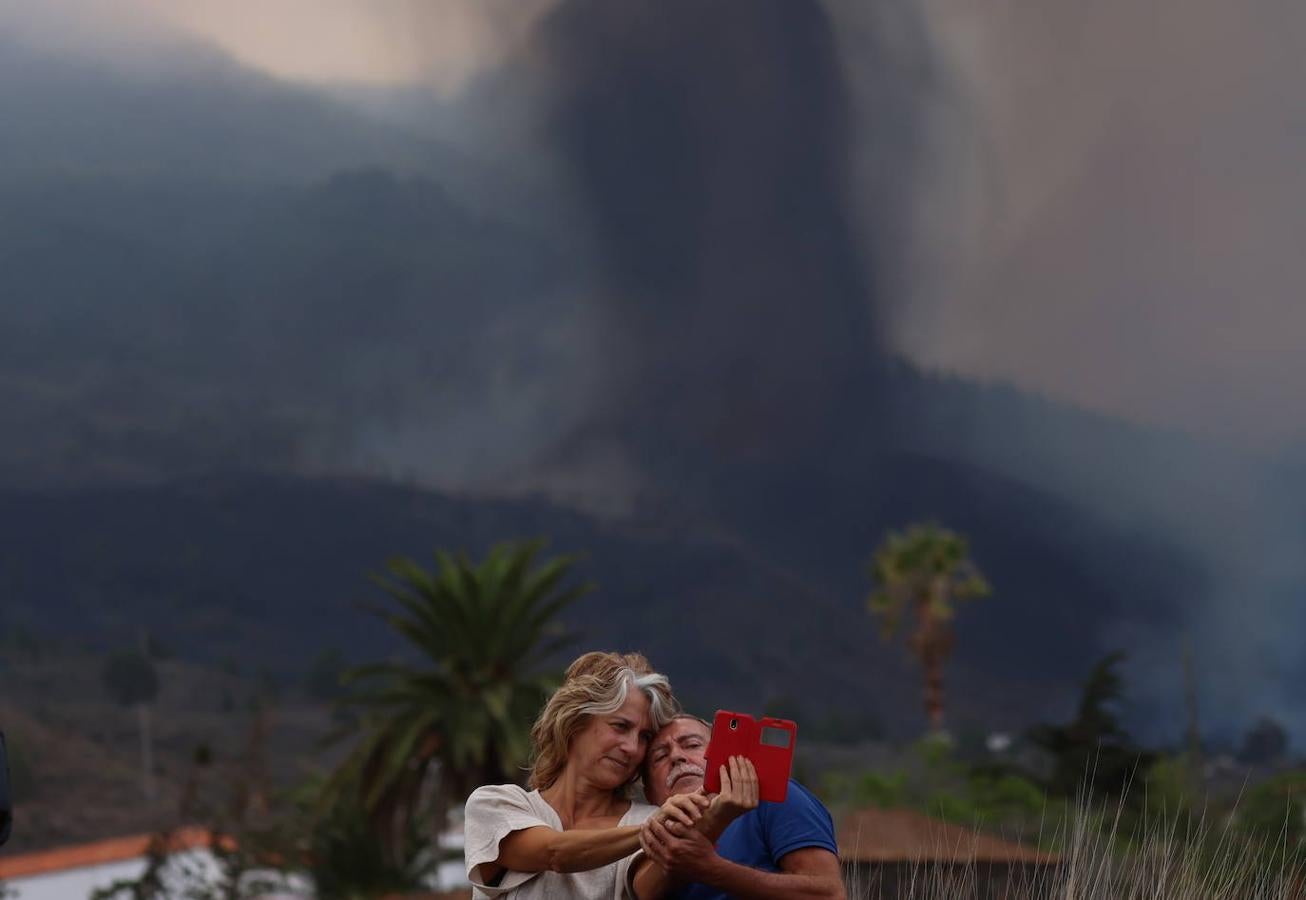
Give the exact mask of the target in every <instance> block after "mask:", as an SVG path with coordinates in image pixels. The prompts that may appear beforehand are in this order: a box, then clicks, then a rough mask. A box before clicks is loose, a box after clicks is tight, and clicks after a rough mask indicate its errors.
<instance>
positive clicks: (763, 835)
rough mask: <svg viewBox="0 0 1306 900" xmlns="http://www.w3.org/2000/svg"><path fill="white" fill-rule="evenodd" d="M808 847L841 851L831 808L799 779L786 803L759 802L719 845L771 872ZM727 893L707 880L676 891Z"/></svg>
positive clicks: (703, 895) (714, 896)
mask: <svg viewBox="0 0 1306 900" xmlns="http://www.w3.org/2000/svg"><path fill="white" fill-rule="evenodd" d="M804 847H821V848H822V849H825V850H829V851H830V852H831V853H833V854H835V855H836V856H837V855H838V854H839V847H838V845H837V844H836V843H835V840H834V821H833V820H832V819H831V818H830V813H829V811H828V810H826V808H825V807H824V806H823V805H822V804H821V801H820V800H817V799H816V798H815V797H813V796H812V795H811V794H810V793H808V791H807V789H806V788H805V787H803V786H802V785H801V784H799V783H798V782H796V781H790V782H789V791H788V792H787V793H786V794H785V802H784V803H767V802H765V801H763V802H762V803H759V804H758V806H757V809H755V810H753V811H751V812H747V813H744V815H742V816H740V817H739V818H738V819H735V820H734V821H733V822H731V823H730V825H729V826H727V827H726V830H725V832H724V833H723V834H722V835H721V839H720V840H719V841H717V845H716V849H717V853H719V854H721V857H722V858H723V859H728V860H730V861H731V862H736V863H739V864H740V865H741V866H748V867H749V868H750V869H762V870H764V871H767V872H779V871H780V858H781V857H782V856H784V855H785V854H786V853H792V852H793V851H795V850H801V849H803V848H804ZM726 896H727V895H726V894H724V893H722V892H721V891H719V890H717V889H716V888H714V887H709V886H707V885H705V884H689V885H686V886H685V887H683V888H681V889H680V890H679V891H678V892H676V894H675V897H677V898H679V900H723V898H725V897H726Z"/></svg>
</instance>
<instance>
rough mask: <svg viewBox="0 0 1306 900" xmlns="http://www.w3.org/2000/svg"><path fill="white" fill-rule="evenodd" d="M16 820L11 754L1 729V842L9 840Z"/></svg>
mask: <svg viewBox="0 0 1306 900" xmlns="http://www.w3.org/2000/svg"><path fill="white" fill-rule="evenodd" d="M13 820H14V805H13V800H12V798H10V796H9V756H8V754H7V753H6V751H5V733H4V732H3V731H0V844H3V843H4V842H5V841H7V840H9V828H10V825H11V823H12V822H13Z"/></svg>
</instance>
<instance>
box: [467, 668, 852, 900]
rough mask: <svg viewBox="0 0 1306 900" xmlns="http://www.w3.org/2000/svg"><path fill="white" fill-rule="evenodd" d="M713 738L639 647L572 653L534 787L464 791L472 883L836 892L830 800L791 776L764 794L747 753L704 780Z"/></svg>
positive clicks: (529, 899) (714, 893) (520, 898)
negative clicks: (708, 782) (713, 784)
mask: <svg viewBox="0 0 1306 900" xmlns="http://www.w3.org/2000/svg"><path fill="white" fill-rule="evenodd" d="M710 738H711V729H710V726H709V725H708V724H707V723H706V722H704V721H703V720H701V719H699V718H697V717H695V716H691V715H688V714H686V713H684V712H682V711H681V709H680V705H679V704H678V703H677V702H676V699H675V697H674V696H673V695H672V693H671V686H670V682H669V681H668V680H667V678H666V677H665V676H663V675H660V674H658V673H656V672H654V671H653V669H652V668H651V667H650V666H649V664H648V661H647V660H646V659H644V657H642V656H640V655H639V654H635V653H627V654H618V653H598V652H595V653H586V654H585V655H583V656H581V657H580V658H579V659H577V660H576V661H575V662H573V663H572V664H571V666H570V667H569V668H568V669H567V674H566V677H565V679H564V681H563V683H562V685H561V686H560V687H559V688H558V689H557V691H555V692H554V694H553V696H552V697H551V698H550V699H549V701H548V702H547V703H546V704H545V706H544V709H543V711H542V712H541V713H540V716H539V718H538V719H537V720H536V722H535V725H534V727H533V728H532V730H531V749H532V764H531V769H530V778H529V787H528V788H521V787H518V786H516V785H487V786H485V787H481V788H478V789H477V790H476V791H474V792H473V793H472V795H471V797H470V798H468V800H467V809H466V818H465V826H464V827H465V843H464V853H465V862H466V868H467V877H468V879H469V880H470V881H471V882H472V886H473V894H474V896H476V897H478V898H480V897H502V898H505V900H537V898H571V897H576V898H584V900H655V898H666V900H679V898H686V900H706V898H719V897H755V898H776V900H779V898H807V897H810V898H840V900H842V898H843V897H844V889H843V882H842V879H841V877H840V872H839V860H838V848H837V846H836V844H835V837H834V826H833V823H832V822H831V819H830V814H829V812H827V811H826V809H825V807H824V806H822V805H821V803H820V801H818V800H817V799H816V798H815V797H813V796H812V795H811V794H810V793H808V792H807V791H806V790H805V789H804V788H803V787H802V786H801V785H799V784H797V783H794V782H791V783H790V785H789V790H788V795H787V797H786V799H785V801H784V802H783V803H766V802H759V800H758V784H757V773H756V771H755V770H754V768H753V765H752V763H751V762H749V761H748V760H747V759H744V758H742V757H732V758H731V760H730V761H729V764H728V765H726V766H723V767H722V770H721V773H720V774H721V791H720V793H718V794H707V793H705V792H704V790H703V774H704V766H705V764H706V762H705V756H706V752H707V745H708V741H709V740H710ZM641 787H642V791H641ZM644 801H647V802H644Z"/></svg>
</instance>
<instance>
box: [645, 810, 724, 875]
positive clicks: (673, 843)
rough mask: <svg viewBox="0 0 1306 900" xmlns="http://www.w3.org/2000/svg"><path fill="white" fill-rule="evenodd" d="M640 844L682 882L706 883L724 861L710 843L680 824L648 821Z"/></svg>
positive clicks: (651, 856)
mask: <svg viewBox="0 0 1306 900" xmlns="http://www.w3.org/2000/svg"><path fill="white" fill-rule="evenodd" d="M639 843H640V846H641V847H643V848H644V852H645V853H647V854H648V856H649V859H651V860H653V862H655V863H657V864H658V865H659V866H660V867H661V868H662V870H663V871H664V872H666V873H667V874H668V875H671V876H673V877H675V878H677V879H680V880H683V881H707V880H708V877H709V875H710V873H711V872H712V870H713V866H714V864H716V863H717V862H719V861H720V859H721V857H719V856H717V852H716V848H715V847H714V846H712V842H711V841H710V840H708V839H707V838H706V837H704V836H703V835H702V834H701V833H699V831H698V830H697V829H695V828H690V827H686V826H684V825H682V824H681V823H679V822H668V823H667V824H666V825H663V824H662V823H661V822H659V821H657V820H656V819H649V820H648V821H647V822H645V823H644V827H643V828H641V829H640V832H639Z"/></svg>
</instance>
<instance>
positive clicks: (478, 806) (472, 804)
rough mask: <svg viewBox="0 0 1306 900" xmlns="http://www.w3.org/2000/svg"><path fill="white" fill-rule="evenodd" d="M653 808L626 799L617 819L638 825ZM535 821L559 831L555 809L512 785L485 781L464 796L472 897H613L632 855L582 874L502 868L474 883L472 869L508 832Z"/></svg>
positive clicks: (487, 859)
mask: <svg viewBox="0 0 1306 900" xmlns="http://www.w3.org/2000/svg"><path fill="white" fill-rule="evenodd" d="M655 812H657V807H656V806H649V805H647V804H644V803H637V802H634V801H632V802H631V804H630V809H628V810H627V811H626V814H625V815H624V816H622V817H621V821H620V822H618V823H617V825H618V826H621V825H641V824H643V822H644V820H645V819H647V818H648V817H649V816H651V815H653V813H655ZM540 825H545V826H548V827H549V828H553V829H555V830H557V831H562V830H563V828H562V820H561V819H559V818H558V813H557V811H556V810H555V809H554V808H553V807H552V806H549V804H548V803H547V802H546V801H545V799H544V798H543V797H541V796H540V792H539V791H527V790H526V789H525V788H521V787H518V786H517V785H515V784H491V785H486V786H485V787H480V788H477V789H476V790H475V791H473V792H472V795H471V796H470V797H468V798H467V809H466V814H465V817H464V819H463V860H464V862H465V863H466V868H467V880H468V881H470V882H471V883H472V896H473V897H476V898H486V897H511V898H513V900H537V898H563V897H575V898H578V900H614V898H619V897H621V896H622V894H621V891H622V889H623V886H624V885H625V883H626V872H627V870H628V869H629V868H630V863H631V859H632V858H633V856H634V854H631V856H627V857H626V858H624V859H620V860H617V861H616V862H614V863H609V864H608V865H606V866H602V867H600V868H598V869H590V870H589V871H586V872H513V871H506V872H504V873H503V877H502V878H500V879H499V883H498V884H496V885H493V886H491V885H486V884H482V883H481V882H480V881H479V876H478V874H477V871H476V867H477V866H479V865H481V864H482V863H492V862H494V861H495V860H496V859H498V858H499V842H500V841H502V840H503V839H504V838H505V837H507V836H508V835H509V834H511V833H512V832H514V831H520V830H522V829H523V828H535V827H537V826H540Z"/></svg>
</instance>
